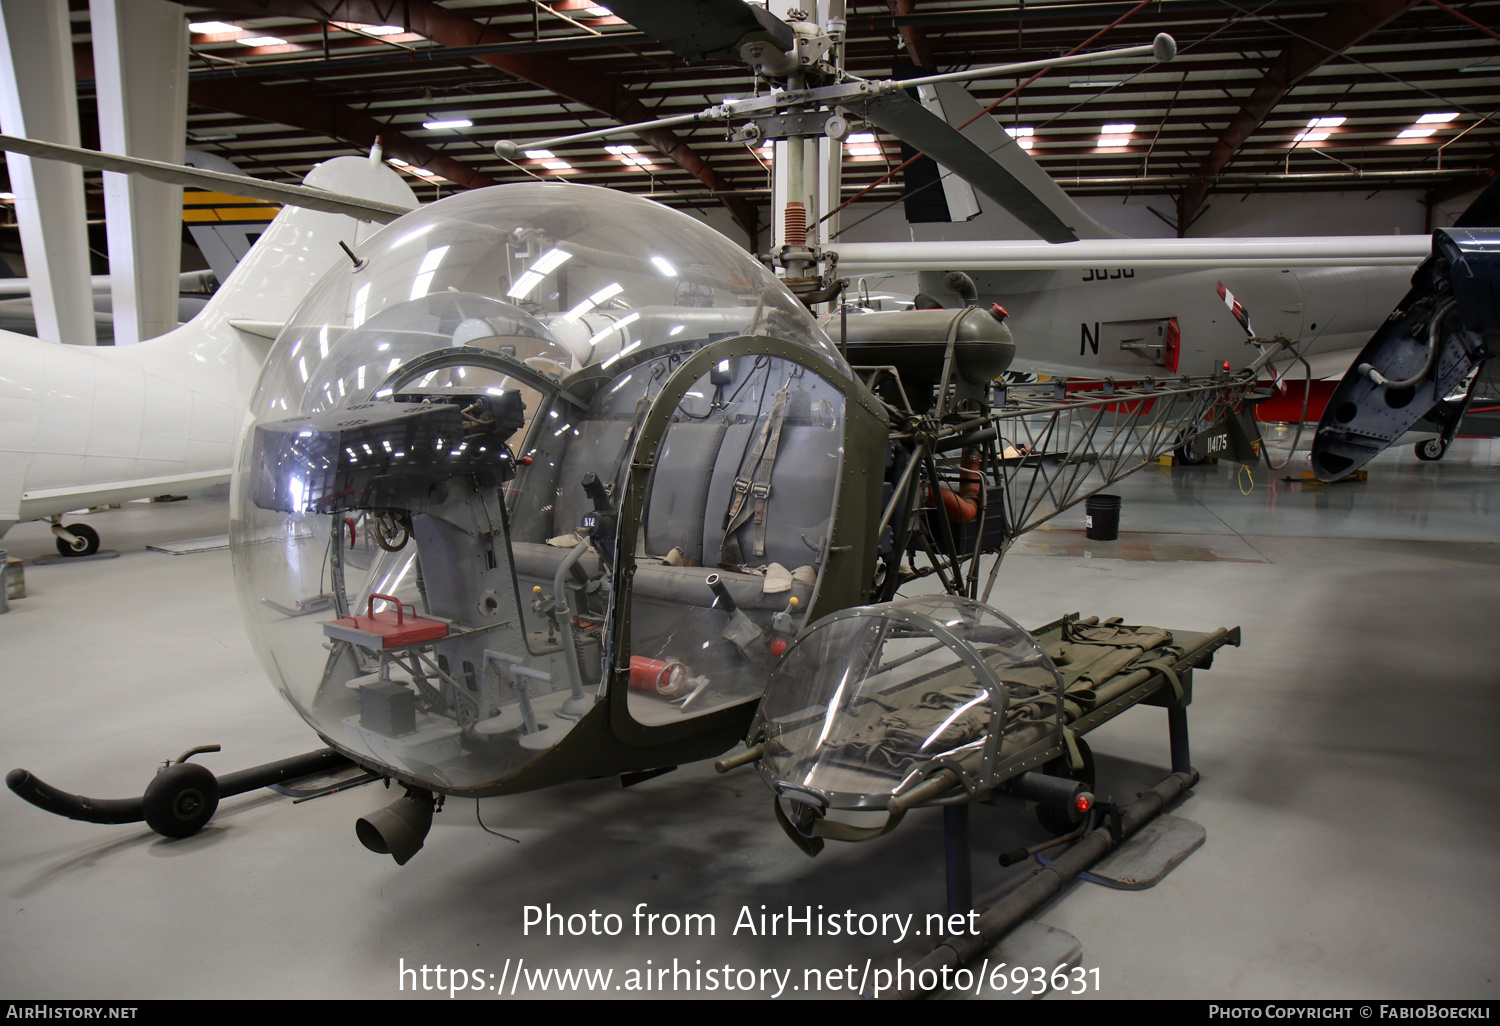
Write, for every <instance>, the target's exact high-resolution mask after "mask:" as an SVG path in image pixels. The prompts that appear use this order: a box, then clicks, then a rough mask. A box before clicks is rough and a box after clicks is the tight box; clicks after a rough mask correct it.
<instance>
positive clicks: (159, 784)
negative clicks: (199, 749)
mask: <svg viewBox="0 0 1500 1026" xmlns="http://www.w3.org/2000/svg"><path fill="white" fill-rule="evenodd" d="M142 801H143V803H144V809H145V813H146V825H147V826H149V827H150V828H151V829H152V830H155V831H156V832H157V833H159V834H161V835H162V836H163V837H191V836H192V835H193V834H196V833H197V832H198V831H199V830H201V829H203V825H204V824H205V823H207V822H208V821H209V820H210V819H211V818H213V814H214V810H215V809H217V808H218V807H219V781H218V779H217V778H215V777H214V775H213V773H211V772H210V771H209V770H207V769H205V768H204V767H202V766H199V765H198V764H197V763H192V762H179V763H176V764H174V765H171V766H166V767H163V768H162V769H161V770H160V771H158V772H157V774H156V776H155V777H154V778H153V779H152V781H151V783H149V784H147V785H146V793H145V795H143V796H142Z"/></svg>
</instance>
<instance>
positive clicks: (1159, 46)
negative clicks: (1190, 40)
mask: <svg viewBox="0 0 1500 1026" xmlns="http://www.w3.org/2000/svg"><path fill="white" fill-rule="evenodd" d="M1151 53H1152V56H1154V57H1155V58H1156V59H1157V60H1158V61H1160V62H1161V63H1163V64H1165V63H1167V62H1168V61H1170V60H1171V59H1172V58H1173V57H1176V56H1177V40H1175V39H1173V38H1172V37H1171V36H1169V35H1167V34H1166V33H1165V32H1159V33H1157V36H1156V38H1155V39H1154V40H1152V42H1151Z"/></svg>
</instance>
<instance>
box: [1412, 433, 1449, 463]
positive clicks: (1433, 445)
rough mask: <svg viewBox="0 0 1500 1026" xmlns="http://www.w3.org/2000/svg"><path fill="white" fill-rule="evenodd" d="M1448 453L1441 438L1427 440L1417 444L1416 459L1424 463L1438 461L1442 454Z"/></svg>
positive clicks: (1446, 444) (1445, 444)
mask: <svg viewBox="0 0 1500 1026" xmlns="http://www.w3.org/2000/svg"><path fill="white" fill-rule="evenodd" d="M1447 451H1448V443H1447V442H1445V441H1443V440H1442V439H1441V438H1429V439H1428V440H1427V441H1425V442H1418V443H1417V459H1419V460H1423V461H1425V462H1428V463H1430V462H1432V461H1433V460H1440V459H1442V458H1443V453H1445V452H1447Z"/></svg>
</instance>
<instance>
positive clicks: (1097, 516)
mask: <svg viewBox="0 0 1500 1026" xmlns="http://www.w3.org/2000/svg"><path fill="white" fill-rule="evenodd" d="M1083 511H1084V514H1085V515H1084V524H1085V525H1086V526H1087V528H1088V530H1087V531H1086V534H1087V536H1088V539H1089V541H1114V540H1115V539H1117V538H1119V537H1120V497H1119V496H1118V495H1090V496H1089V497H1088V500H1087V501H1086V502H1085V503H1084V504H1083Z"/></svg>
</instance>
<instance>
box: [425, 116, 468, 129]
mask: <svg viewBox="0 0 1500 1026" xmlns="http://www.w3.org/2000/svg"><path fill="white" fill-rule="evenodd" d="M422 127H423V128H431V129H434V130H436V129H439V128H473V127H474V122H472V121H470V120H469V119H468V118H448V119H446V120H444V121H424V122H422Z"/></svg>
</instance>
